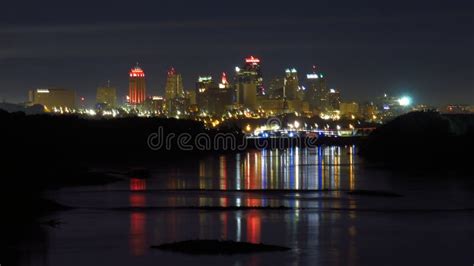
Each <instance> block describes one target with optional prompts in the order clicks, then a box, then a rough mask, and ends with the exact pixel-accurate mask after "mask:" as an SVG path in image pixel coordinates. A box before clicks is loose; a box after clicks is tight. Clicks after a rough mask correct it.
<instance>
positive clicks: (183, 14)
mask: <svg viewBox="0 0 474 266" xmlns="http://www.w3.org/2000/svg"><path fill="white" fill-rule="evenodd" d="M285 3H286V2H285ZM285 3H283V1H274V2H272V4H268V3H250V2H246V1H242V2H240V3H239V5H234V6H232V7H226V6H225V5H222V4H221V3H219V2H217V1H203V2H200V3H185V4H183V3H181V4H180V3H179V2H173V3H171V2H168V1H160V2H159V3H150V2H143V3H142V8H141V10H142V12H138V13H137V14H133V15H130V14H128V13H127V12H128V5H127V4H124V3H121V2H114V3H110V2H109V3H107V2H105V3H104V2H101V3H94V5H92V4H89V3H87V2H86V3H83V4H82V5H81V6H80V7H70V6H68V5H64V4H60V3H54V2H45V3H41V4H35V3H30V4H31V5H32V6H33V7H34V6H35V5H39V6H38V10H41V11H42V12H36V9H35V8H29V9H28V10H25V13H22V14H23V16H21V18H20V17H17V16H12V15H11V14H14V13H15V12H16V11H19V10H21V9H22V6H20V5H19V4H18V3H11V2H9V3H7V4H6V6H5V8H3V13H2V17H1V18H0V37H1V38H2V39H4V40H7V41H6V42H3V43H2V44H1V45H0V51H1V52H0V73H2V76H1V78H0V99H5V100H7V101H13V102H20V101H23V100H24V99H25V93H24V92H25V91H27V90H29V89H33V88H38V87H48V86H58V87H67V88H73V89H75V90H77V91H78V92H81V93H82V92H83V94H84V96H85V97H86V98H88V99H91V98H93V95H94V94H95V89H96V87H98V86H100V85H103V84H105V82H106V81H107V80H111V81H112V83H113V84H114V85H115V86H117V89H118V92H119V94H124V92H125V91H126V90H127V83H128V82H127V77H124V75H123V73H124V72H126V71H127V70H128V69H129V68H130V65H132V64H133V63H134V62H136V61H138V62H140V64H141V65H142V66H143V67H144V68H145V69H146V71H147V73H149V78H148V79H147V86H148V88H149V89H150V90H151V91H153V90H156V91H157V94H163V92H162V91H161V90H163V89H164V84H165V82H166V76H165V73H166V72H167V70H168V69H169V68H170V67H171V66H174V67H175V68H176V69H178V70H179V71H180V73H181V74H182V75H183V81H184V85H185V88H186V89H187V88H192V87H193V84H194V82H195V78H196V77H198V76H199V75H204V74H209V73H212V74H213V75H214V76H216V77H217V75H218V74H219V73H221V72H227V73H231V71H232V70H233V68H234V67H235V66H236V65H240V62H241V58H244V57H246V56H248V55H250V54H253V55H255V56H259V57H261V58H262V60H263V64H262V72H263V74H264V77H266V79H267V80H268V79H271V78H273V77H274V76H277V75H281V72H282V69H285V68H287V67H290V66H291V67H293V66H294V67H295V68H297V69H298V71H299V72H300V73H304V72H307V71H308V70H309V68H310V67H311V66H312V65H314V64H316V65H317V66H318V67H319V68H320V69H321V70H322V71H323V72H325V73H327V74H328V79H329V80H330V84H329V86H330V87H334V88H340V89H341V90H343V91H344V92H345V93H344V95H345V97H347V98H348V99H369V98H371V97H372V96H373V95H380V94H382V93H384V92H388V93H392V94H406V93H410V94H412V95H413V97H414V98H415V99H420V100H421V101H422V102H426V103H427V104H434V105H437V104H444V103H471V102H472V99H474V90H473V89H472V88H473V84H474V80H473V75H472V73H473V69H474V54H473V51H472V49H471V47H472V46H473V44H474V38H473V36H474V34H472V33H473V31H472V29H473V23H474V22H473V20H472V16H471V15H472V14H471V11H470V10H472V7H473V4H472V2H469V1H454V2H449V3H448V2H445V1H429V2H428V1H417V2H411V1H401V2H400V1H399V2H397V3H375V4H374V3H372V4H371V5H370V4H369V3H364V2H358V3H352V2H350V1H341V2H340V3H326V2H309V1H296V2H294V3H292V5H287V4H285ZM177 7H179V8H178V9H177V10H179V12H174V13H173V12H168V10H174V9H176V8H177ZM249 7H251V8H250V9H249ZM111 8H113V12H107V10H109V9H111ZM198 11H199V12H198ZM84 14H87V16H84ZM198 14H199V15H198ZM124 37H126V38H124ZM38 40H41V42H39V41H38ZM190 43H191V44H192V45H189V44H190ZM83 77H87V78H86V79H84V78H83ZM158 89H160V91H158Z"/></svg>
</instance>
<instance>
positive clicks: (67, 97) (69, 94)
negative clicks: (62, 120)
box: [29, 88, 76, 110]
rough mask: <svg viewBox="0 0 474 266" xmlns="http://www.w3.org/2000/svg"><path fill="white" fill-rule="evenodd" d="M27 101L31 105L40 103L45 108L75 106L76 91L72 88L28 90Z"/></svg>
mask: <svg viewBox="0 0 474 266" xmlns="http://www.w3.org/2000/svg"><path fill="white" fill-rule="evenodd" d="M29 101H30V103H31V104H32V105H35V104H41V105H43V106H45V107H46V108H47V109H50V110H51V109H52V108H65V107H67V108H70V109H74V108H76V93H75V91H74V90H68V89H58V88H47V89H36V90H30V91H29Z"/></svg>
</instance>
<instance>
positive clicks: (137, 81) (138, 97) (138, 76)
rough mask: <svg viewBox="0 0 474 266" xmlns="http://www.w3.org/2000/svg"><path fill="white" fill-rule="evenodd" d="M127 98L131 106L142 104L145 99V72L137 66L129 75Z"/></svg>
mask: <svg viewBox="0 0 474 266" xmlns="http://www.w3.org/2000/svg"><path fill="white" fill-rule="evenodd" d="M128 98H129V99H128V102H129V104H131V105H139V104H142V103H143V102H144V101H145V99H146V82H145V72H144V71H143V70H142V69H141V68H140V67H139V66H138V64H137V65H136V66H135V67H134V68H132V69H131V70H130V73H129V86H128Z"/></svg>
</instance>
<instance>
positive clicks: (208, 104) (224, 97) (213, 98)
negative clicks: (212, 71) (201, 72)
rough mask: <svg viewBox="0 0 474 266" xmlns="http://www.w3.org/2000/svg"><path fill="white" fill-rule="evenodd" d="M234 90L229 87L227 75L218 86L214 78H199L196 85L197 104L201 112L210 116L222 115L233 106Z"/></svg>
mask: <svg viewBox="0 0 474 266" xmlns="http://www.w3.org/2000/svg"><path fill="white" fill-rule="evenodd" d="M233 95H234V93H233V90H232V89H231V88H230V87H229V85H228V82H227V80H226V75H223V76H222V78H221V82H220V83H219V85H218V86H217V85H216V84H215V83H214V82H213V81H212V77H210V76H208V77H199V79H198V82H197V83H196V102H197V105H198V107H199V110H200V111H202V112H205V113H208V114H210V115H217V116H219V115H222V114H223V113H224V112H225V111H226V110H227V109H228V107H229V106H231V105H232V104H233Z"/></svg>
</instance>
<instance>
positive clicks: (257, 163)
mask: <svg viewBox="0 0 474 266" xmlns="http://www.w3.org/2000/svg"><path fill="white" fill-rule="evenodd" d="M355 152H356V149H355V147H346V148H341V147H320V148H318V149H300V148H294V149H289V150H263V151H252V152H248V153H245V154H237V155H233V156H230V155H222V156H220V157H219V158H217V159H216V158H207V159H203V160H200V161H199V164H198V168H199V169H198V173H199V175H198V177H199V181H198V185H197V186H196V187H194V186H193V185H194V181H193V180H189V179H187V178H186V177H187V176H185V175H181V176H180V175H178V176H175V178H177V179H173V180H172V181H171V182H170V183H169V184H168V186H167V188H168V189H193V188H199V189H220V190H262V189H263V190H266V189H272V190H328V189H330V190H338V189H352V190H353V189H356V172H355V171H354V165H355V164H357V163H358V162H357V159H356V158H355ZM216 182H217V183H216Z"/></svg>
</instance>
